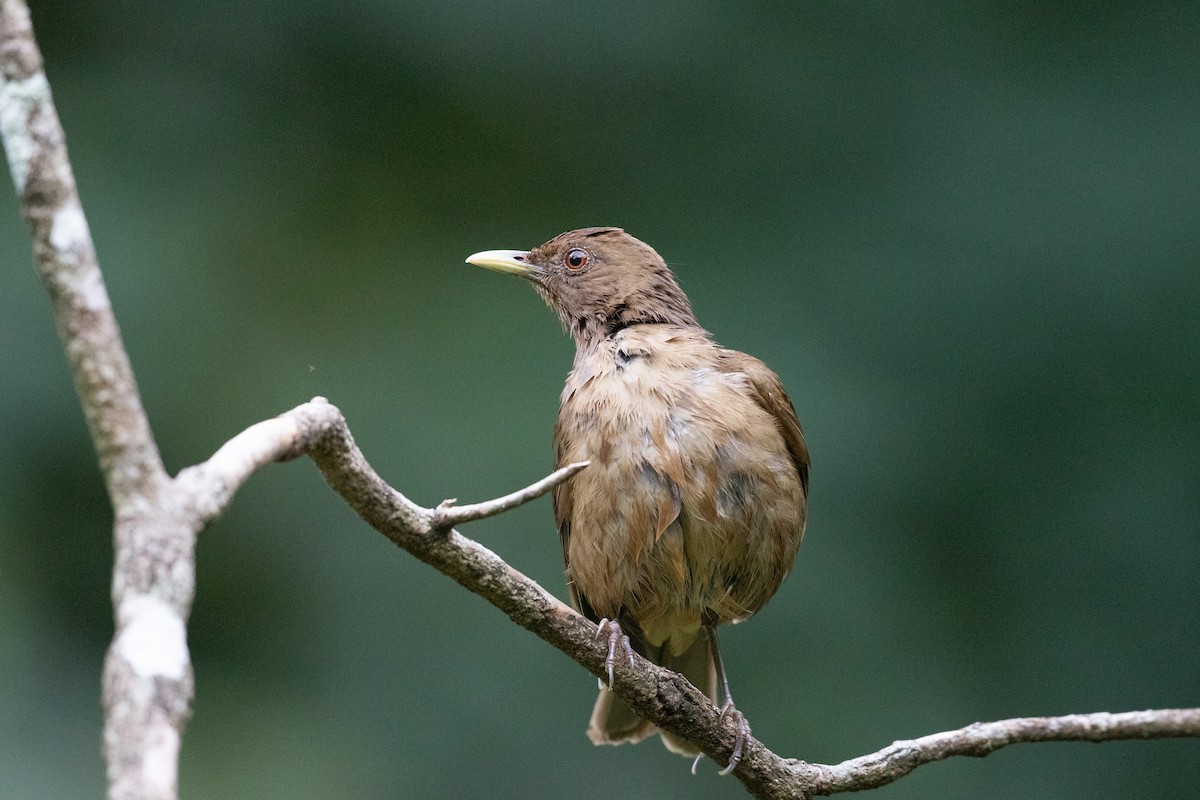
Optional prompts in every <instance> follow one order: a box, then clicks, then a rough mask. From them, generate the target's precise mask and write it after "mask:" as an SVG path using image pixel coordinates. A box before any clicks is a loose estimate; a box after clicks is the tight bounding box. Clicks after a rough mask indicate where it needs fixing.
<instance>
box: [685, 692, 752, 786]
mask: <svg viewBox="0 0 1200 800" xmlns="http://www.w3.org/2000/svg"><path fill="white" fill-rule="evenodd" d="M725 717H729V718H730V719H732V720H733V724H734V729H735V734H734V740H733V752H732V753H730V754H729V763H728V764H726V765H725V769H723V770H721V771H720V772H718V773H717V774H718V775H728V774H729V773H731V772H733V770H734V768H735V767H737V765H738V763H739V762H740V761H741V760H742V755H743V754H744V752H745V750H746V742H748V741H749V740H750V723H749V722H747V721H746V715H745V714H743V713H742V712H740V711H738V710H737V708H736V707H735V706H734V705H733V701H732V700H726V701H725V705H723V706H721V713H720V714H719V715H717V721H718V722H722V721H724V719H725ZM693 766H694V765H693Z"/></svg>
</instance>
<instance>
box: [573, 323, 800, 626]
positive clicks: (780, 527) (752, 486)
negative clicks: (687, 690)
mask: <svg viewBox="0 0 1200 800" xmlns="http://www.w3.org/2000/svg"><path fill="white" fill-rule="evenodd" d="M712 357H713V345H712V343H711V341H709V340H708V339H707V338H706V337H705V338H703V339H697V338H688V337H682V336H679V335H672V334H671V332H670V331H661V332H658V331H656V332H654V335H646V334H643V335H640V336H623V337H622V336H618V337H614V338H613V339H612V340H610V341H606V342H605V343H604V345H603V346H600V347H596V348H595V349H594V350H592V351H591V352H581V353H579V354H578V355H577V358H576V362H575V368H574V369H573V371H572V373H571V375H570V376H569V377H568V380H567V385H566V387H565V389H564V392H563V398H562V405H561V408H560V413H559V420H558V425H557V436H558V439H559V461H560V463H568V462H570V461H575V460H590V461H591V462H592V463H591V466H589V467H588V469H586V470H584V471H583V472H581V473H580V474H579V475H577V476H575V478H573V479H572V481H573V482H572V494H573V502H572V511H571V520H570V523H571V540H570V543H569V545H568V547H569V552H568V554H567V556H568V564H569V569H570V572H571V577H572V580H574V582H575V584H576V587H577V588H578V590H579V591H580V592H581V593H583V594H584V595H585V596H586V597H587V599H588V602H589V603H590V604H591V606H592V607H593V608H594V609H595V610H596V611H597V613H599V614H601V615H607V616H616V615H617V614H618V613H621V611H622V610H625V611H626V612H627V613H631V614H633V615H634V618H635V619H638V620H639V622H641V624H642V625H643V627H644V628H649V627H653V626H654V624H655V623H654V620H662V621H663V624H664V625H665V626H666V627H668V628H670V627H676V628H678V627H680V626H684V627H689V626H693V625H695V626H698V625H699V624H700V621H701V616H702V615H707V616H709V617H714V616H715V617H716V618H717V619H720V620H727V619H737V618H742V617H745V616H747V615H749V614H750V613H753V612H754V611H755V610H757V609H758V608H759V607H760V606H761V605H762V604H763V603H765V602H766V600H767V598H769V597H770V595H771V594H772V593H774V591H775V588H777V587H778V585H779V582H780V581H781V580H782V579H783V576H784V575H785V574H786V572H787V570H788V568H789V567H790V565H791V561H792V558H793V557H794V555H795V549H796V546H798V544H799V535H800V531H801V530H802V526H803V503H804V499H803V496H802V492H801V489H800V486H799V481H798V478H797V476H796V471H795V468H794V467H793V466H792V462H791V459H790V457H789V455H788V453H787V448H786V445H785V443H784V441H783V439H782V436H781V435H780V434H779V431H778V429H777V426H776V425H775V423H774V421H773V419H772V418H771V417H770V415H769V414H767V413H766V412H765V411H764V410H763V409H762V408H761V407H759V405H758V403H757V402H756V401H755V400H754V399H753V397H752V392H750V390H749V387H748V386H747V383H746V380H745V378H744V376H741V375H739V374H737V373H728V372H721V371H720V370H718V369H716V368H715V366H714V364H713V363H712V362H711V359H712ZM649 633H650V630H647V634H649ZM654 638H661V637H654Z"/></svg>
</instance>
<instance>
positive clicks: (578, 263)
mask: <svg viewBox="0 0 1200 800" xmlns="http://www.w3.org/2000/svg"><path fill="white" fill-rule="evenodd" d="M564 261H565V263H566V265H567V269H570V270H577V269H583V265H584V264H586V263H587V262H588V254H587V251H586V250H580V249H579V248H578V247H576V248H575V249H574V250H571V251H570V252H568V253H567V257H566V259H564Z"/></svg>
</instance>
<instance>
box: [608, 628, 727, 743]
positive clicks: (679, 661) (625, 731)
mask: <svg viewBox="0 0 1200 800" xmlns="http://www.w3.org/2000/svg"><path fill="white" fill-rule="evenodd" d="M637 649H638V650H642V648H641V647H639V648H637ZM646 650H648V651H649V652H645V653H643V655H645V656H646V658H648V659H649V660H651V661H653V662H654V663H656V664H661V665H662V666H664V667H666V668H667V669H673V670H675V671H676V672H679V673H681V674H682V675H683V677H685V678H687V679H688V680H689V681H691V682H692V683H693V684H694V685H695V686H697V687H698V688H700V689H703V690H704V692H705V693H706V694H707V695H708V696H709V697H710V698H711V699H712V700H713V701H714V702H715V701H716V697H717V667H716V664H714V663H713V660H712V651H711V649H710V648H709V644H708V634H707V632H705V631H704V630H701V631H700V635H699V636H697V637H696V639H695V641H693V642H692V643H691V645H690V646H688V649H687V650H685V651H684V652H683V653H681V654H680V655H677V656H673V655H671V654H670V651H669V650H668V648H667V647H661V648H646ZM655 732H658V733H659V735H661V736H662V740H663V744H664V745H666V747H667V749H668V750H670V751H671V752H674V753H679V754H680V755H684V756H689V757H691V756H695V755H698V754H699V752H700V751H699V750H697V749H696V747H695V745H693V744H692V743H691V742H689V741H687V740H686V739H681V738H679V737H678V736H675V735H674V734H672V733H668V732H667V731H660V730H658V728H657V727H655V725H654V723H652V722H650V721H649V720H645V719H642V718H641V717H639V716H638V715H637V712H635V711H634V710H633V709H632V708H630V707H629V704H628V703H626V702H625V701H624V700H622V699H621V698H619V697H617V696H616V695H615V694H613V692H612V691H611V690H610V689H608V687H604V688H602V689H601V690H600V696H599V697H597V698H596V705H595V707H594V708H593V709H592V719H591V721H590V722H589V723H588V732H587V733H588V738H589V739H591V740H592V743H593V744H625V743H626V742H633V743H636V742H640V741H641V740H642V739H645V738H646V737H647V736H650V735H651V734H653V733H655Z"/></svg>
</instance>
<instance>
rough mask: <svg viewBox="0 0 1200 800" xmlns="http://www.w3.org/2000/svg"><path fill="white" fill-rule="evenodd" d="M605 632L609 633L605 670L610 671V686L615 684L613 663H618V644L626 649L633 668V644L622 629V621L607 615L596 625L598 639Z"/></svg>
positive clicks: (630, 665) (626, 654)
mask: <svg viewBox="0 0 1200 800" xmlns="http://www.w3.org/2000/svg"><path fill="white" fill-rule="evenodd" d="M605 633H607V634H608V655H607V656H605V658H604V670H605V672H607V673H608V688H610V689H611V688H612V685H613V665H614V664H616V663H617V645H618V644H620V645H621V647H622V648H623V649H624V650H625V656H626V658H628V660H629V668H630V669H633V645H631V644H630V643H629V637H628V636H626V635H625V634H624V633H623V632H622V631H621V623H619V622H617V621H616V620H615V619H609V618H607V617H605V618H604V619H602V620H600V624H599V625H597V626H596V639H599V638H600V637H601V636H603V635H604V634H605Z"/></svg>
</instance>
